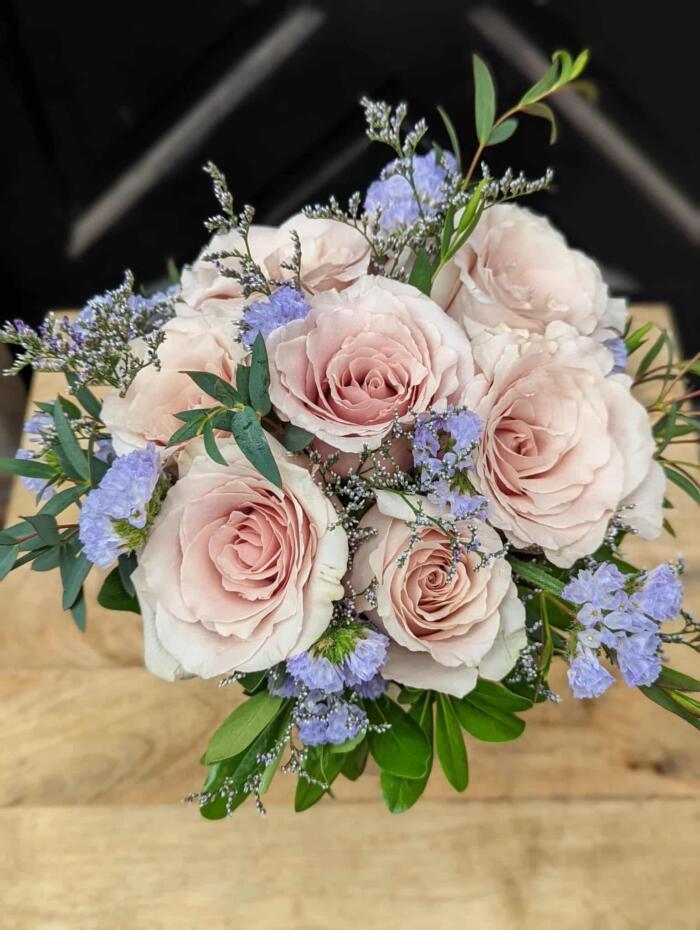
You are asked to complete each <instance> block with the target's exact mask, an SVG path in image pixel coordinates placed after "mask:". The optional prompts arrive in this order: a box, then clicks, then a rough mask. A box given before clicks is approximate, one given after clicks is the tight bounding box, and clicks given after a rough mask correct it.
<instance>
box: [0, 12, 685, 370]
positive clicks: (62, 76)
mask: <svg viewBox="0 0 700 930" xmlns="http://www.w3.org/2000/svg"><path fill="white" fill-rule="evenodd" d="M300 5H301V4H298V3H292V2H281V0H199V2H197V3H180V4H179V5H175V4H173V3H161V2H141V3H132V2H120V3H108V4H96V3H94V2H91V3H84V2H73V3H70V4H59V3H53V2H51V3H49V2H39V0H14V2H10V3H6V4H5V5H4V6H3V7H2V13H1V14H0V105H1V106H2V114H3V120H2V127H3V142H2V146H1V155H0V159H1V161H0V209H1V211H2V212H1V214H0V216H1V219H0V229H2V242H1V245H0V273H1V274H2V280H3V286H2V292H1V293H2V295H3V306H2V312H0V317H4V318H7V317H15V316H20V317H24V318H26V319H28V320H37V319H39V318H40V317H41V315H42V314H43V313H44V312H45V310H46V309H47V308H49V307H58V306H64V307H67V306H79V305H80V304H81V303H82V302H83V301H84V300H85V299H86V298H87V297H88V296H90V294H91V293H93V292H95V291H97V290H102V289H104V288H105V287H111V286H114V285H116V284H117V283H118V281H119V280H120V278H121V275H122V272H123V270H124V269H125V268H127V267H130V268H132V269H133V270H134V272H135V274H136V276H137V280H139V281H141V282H145V283H149V282H153V281H155V280H157V279H158V278H161V277H163V275H164V273H165V266H166V261H167V259H168V257H172V258H173V259H174V260H175V261H176V262H177V263H178V264H181V263H182V262H184V261H189V260H191V259H192V258H193V257H194V256H195V255H196V253H197V252H198V250H199V249H200V247H201V246H202V245H203V243H204V241H205V233H204V230H203V227H202V225H201V224H202V220H203V219H204V218H205V217H206V216H207V215H209V213H211V212H213V211H214V209H215V207H214V203H213V200H212V199H211V197H210V192H209V181H208V179H207V178H206V177H205V176H204V174H203V173H202V172H201V171H200V170H199V168H200V166H201V164H202V163H203V162H204V161H205V160H207V159H209V158H211V159H213V160H214V161H216V162H217V164H218V165H219V166H220V167H221V168H222V169H223V170H224V171H225V173H226V174H227V176H228V178H229V182H230V185H231V188H232V190H233V192H234V195H235V196H236V198H237V200H238V203H239V204H243V203H244V202H250V203H252V204H254V205H255V206H256V208H257V211H258V213H257V216H258V219H259V221H261V222H279V221H281V220H283V219H285V218H286V216H288V215H289V214H291V213H292V212H294V211H295V210H296V209H298V208H299V207H300V206H301V205H302V204H303V203H306V202H310V201H316V200H318V199H324V198H325V197H326V196H327V195H328V194H329V193H331V192H334V193H336V194H338V195H339V196H340V197H341V198H345V197H347V196H348V195H349V194H350V193H352V192H353V191H354V190H355V189H358V188H360V189H364V188H365V187H366V185H367V184H368V183H369V181H371V180H372V179H373V177H374V176H375V175H376V173H377V171H378V169H379V168H380V166H381V165H382V164H383V163H384V161H386V160H387V157H386V154H385V152H384V151H382V148H381V147H379V146H371V147H370V146H369V144H368V145H367V146H364V145H363V144H362V142H361V141H360V140H361V136H362V125H363V124H362V118H361V113H360V110H359V107H358V106H357V101H358V99H359V97H360V96H361V94H362V93H367V94H369V95H370V96H374V97H380V98H385V99H388V100H390V101H392V102H396V101H398V100H399V99H405V100H407V101H408V102H409V104H410V108H411V109H410V113H411V115H413V116H414V117H416V118H417V117H418V116H420V115H425V116H426V117H428V119H429V123H430V126H431V129H432V130H433V137H434V138H436V139H437V140H438V141H439V142H441V143H442V144H445V143H446V139H445V137H444V132H443V130H442V128H441V123H440V120H439V118H438V117H437V114H436V113H435V109H434V108H435V105H436V104H437V103H442V104H443V105H444V106H445V107H446V108H447V109H448V111H449V112H450V113H451V115H452V117H453V120H454V121H455V123H456V124H457V125H458V128H459V132H460V136H461V139H462V147H463V150H464V152H465V153H469V152H471V151H473V146H474V130H473V116H472V104H471V99H472V97H471V95H472V85H471V66H470V57H471V53H472V52H474V51H476V52H479V53H480V54H481V55H482V56H483V57H485V58H486V59H487V61H488V62H489V64H490V65H491V68H492V70H493V72H494V75H495V77H496V80H497V86H498V91H499V96H500V99H501V100H502V102H503V104H504V105H505V104H506V103H507V102H509V101H513V100H515V99H517V98H518V97H519V96H520V95H521V94H522V92H523V89H524V88H525V87H526V86H528V83H529V82H528V81H527V79H526V78H525V77H523V75H522V74H521V73H520V72H519V70H518V69H517V68H516V67H515V66H514V63H513V61H511V60H509V56H508V55H505V54H502V53H501V52H499V51H497V50H496V49H495V48H494V47H492V46H491V45H490V44H489V42H488V41H487V40H486V39H484V38H483V37H482V36H481V35H480V33H479V32H478V31H477V30H476V29H475V28H474V27H473V25H472V24H471V23H470V21H469V19H468V12H469V10H470V9H472V8H474V7H476V6H477V4H470V3H465V2H452V0H421V2H414V0H403V2H394V0H383V2H382V0H325V2H323V0H317V2H314V3H312V4H311V6H313V7H315V8H316V9H319V10H321V11H322V12H323V13H324V16H325V19H324V22H323V24H322V26H321V27H320V28H319V29H317V30H316V32H315V33H314V34H313V35H312V36H311V37H310V38H309V39H308V41H306V42H305V43H304V44H303V45H302V46H301V47H300V48H299V50H298V51H297V52H296V53H295V54H294V55H293V56H291V57H290V58H288V59H286V60H285V61H283V62H281V63H280V65H279V67H278V68H276V69H275V70H274V71H273V72H272V73H271V75H270V76H269V77H267V78H266V80H264V81H263V82H262V83H261V84H260V85H259V86H257V87H256V88H255V90H254V91H253V92H251V93H250V94H249V95H248V96H247V97H246V98H245V100H244V101H243V102H242V103H241V104H240V105H238V106H237V107H236V108H235V109H234V110H233V111H232V112H231V113H230V115H229V116H228V118H227V119H226V120H225V121H224V122H223V123H221V124H220V125H219V126H218V127H217V128H216V130H215V131H214V132H213V133H211V134H210V135H208V137H206V138H201V139H197V140H193V148H192V150H191V151H190V152H189V154H188V156H187V157H186V158H185V159H184V160H182V161H181V162H180V163H179V164H177V165H175V166H174V167H173V169H172V170H171V171H170V172H169V173H167V174H166V175H165V176H164V177H163V178H162V180H160V181H159V183H158V184H157V185H156V186H155V187H153V188H152V189H151V190H150V191H149V192H148V193H147V194H146V195H145V196H143V197H142V198H141V199H140V200H139V202H138V203H137V204H136V205H135V206H134V207H132V208H131V209H130V210H129V211H128V212H127V214H126V215H125V216H123V217H122V218H121V219H120V220H118V221H117V222H115V223H114V224H113V226H112V227H111V228H110V230H109V231H108V232H107V233H106V234H105V235H103V236H102V237H101V238H100V239H99V240H98V241H97V242H96V243H94V244H93V245H92V246H91V247H90V248H89V249H88V250H87V251H86V252H84V254H82V255H80V256H79V257H77V258H70V257H69V255H68V245H67V244H68V241H69V237H70V231H71V227H72V225H73V223H74V222H75V220H76V219H77V218H78V217H79V216H80V215H81V213H82V212H83V211H84V210H85V209H86V207H88V206H89V205H90V204H91V203H92V202H93V201H94V199H95V198H96V197H98V196H99V195H100V194H101V193H102V192H103V191H104V190H105V189H107V188H108V187H109V186H110V184H112V183H113V181H114V180H115V178H117V177H118V176H119V175H120V173H121V172H123V171H124V170H126V169H128V168H129V167H130V166H131V165H132V164H133V163H134V161H135V160H136V159H137V158H138V157H139V156H140V155H141V154H142V153H143V152H144V151H145V150H146V149H147V148H148V146H149V145H151V144H152V143H154V142H155V141H157V140H158V139H159V138H160V137H161V135H162V133H163V132H164V131H166V130H167V129H168V128H169V127H171V126H172V125H173V124H174V123H175V122H176V121H177V120H178V118H179V117H180V116H181V115H182V113H183V112H184V111H186V109H187V108H188V107H190V106H192V105H193V104H196V102H197V101H198V100H199V99H200V98H201V96H202V95H203V94H204V93H205V92H206V91H207V90H208V89H209V88H210V87H211V86H212V84H213V83H214V82H216V80H217V79H218V78H219V77H220V76H221V75H222V74H223V73H224V72H226V70H227V69H229V68H231V67H232V65H235V63H236V61H237V60H238V59H240V58H241V56H243V55H244V54H245V53H246V51H247V50H248V49H250V48H251V47H252V46H253V45H254V44H255V43H256V42H257V41H259V40H260V39H261V38H262V37H264V36H265V35H266V34H268V32H269V31H270V29H272V28H274V26H275V24H277V23H278V22H279V21H280V20H281V19H282V18H283V17H284V16H285V14H287V13H288V12H289V11H290V10H293V9H294V8H296V7H298V6H300ZM481 5H482V6H483V4H481ZM488 6H489V7H490V8H492V9H497V10H499V11H501V12H502V13H504V14H505V15H506V16H507V17H508V19H509V20H510V21H511V22H512V23H513V24H514V25H516V26H517V28H518V29H520V30H521V31H522V32H523V33H524V34H525V35H526V36H527V37H528V39H529V40H530V41H531V42H534V43H535V44H536V45H537V46H538V47H539V48H540V49H541V50H542V51H544V52H545V53H547V54H549V53H551V51H553V50H554V49H555V48H559V47H564V48H568V49H570V50H571V51H577V50H579V49H580V48H582V47H584V46H588V47H589V48H590V49H591V52H592V61H591V66H590V72H589V73H590V77H592V78H593V79H594V80H595V81H596V83H597V84H598V86H599V90H600V102H599V106H600V108H601V109H602V111H603V112H604V113H605V114H606V115H607V116H608V117H610V119H611V120H612V121H613V122H614V123H615V124H616V125H617V126H618V127H619V128H621V129H622V130H623V131H624V132H625V133H626V134H627V135H628V136H629V137H631V138H632V139H633V140H634V142H635V144H636V145H637V146H638V147H639V149H640V150H641V151H642V152H644V154H645V155H646V156H647V157H648V158H649V159H651V160H652V161H653V162H654V163H655V164H656V165H658V166H659V167H660V168H661V170H662V171H663V172H664V173H665V174H666V175H667V176H669V177H670V178H671V179H672V180H673V181H674V183H675V184H676V185H677V186H678V187H679V188H680V189H681V190H682V191H684V193H685V195H686V196H688V197H690V196H691V195H694V194H695V193H696V191H697V186H696V182H695V162H696V157H695V151H696V147H697V138H696V136H697V115H696V114H697V104H696V103H695V95H696V93H697V81H696V80H695V78H694V71H695V58H696V56H697V53H696V48H695V43H696V32H695V30H694V29H693V28H691V25H690V21H689V18H688V15H689V14H688V11H689V10H690V5H689V4H687V3H683V2H675V0H674V2H668V0H666V2H664V3H663V4H653V5H652V4H645V5H641V4H638V3H626V2H615V0H613V2H610V0H586V2H579V0H551V2H532V0H519V2H511V3H508V2H502V3H498V4H488ZM561 128H562V131H561V138H560V141H559V142H558V143H557V145H556V146H554V147H553V148H549V147H548V144H547V126H546V124H545V123H544V122H541V121H539V120H530V121H529V123H528V124H525V123H523V124H521V129H520V130H519V131H518V133H517V134H516V136H515V139H514V140H513V142H512V143H510V144H506V145H503V146H500V147H498V148H497V149H492V150H491V151H492V154H490V156H489V164H490V166H491V168H492V171H493V172H494V173H499V172H500V171H502V170H503V169H504V168H506V167H507V166H508V165H510V164H512V166H513V167H514V168H515V169H519V168H524V169H525V170H526V171H527V172H529V173H531V174H533V175H535V176H537V175H540V174H541V173H542V171H543V169H544V168H545V167H546V166H548V165H551V166H552V167H553V168H554V169H555V172H556V192H555V196H552V195H549V194H542V195H538V198H537V199H536V200H535V202H533V203H532V205H533V206H534V207H536V208H538V209H540V210H542V211H546V212H547V213H549V214H550V215H551V217H552V219H553V220H554V222H555V223H556V224H557V225H558V226H559V227H560V228H561V229H563V230H564V232H565V233H566V235H567V236H568V238H569V239H570V241H571V242H572V244H574V245H575V246H577V247H580V248H583V249H584V250H585V251H587V252H589V253H590V254H592V255H593V256H594V257H595V258H597V259H598V260H600V261H601V262H602V263H603V264H604V266H605V267H606V269H607V270H608V271H609V272H610V273H611V276H612V279H613V281H617V282H618V287H617V290H618V292H619V291H620V290H624V291H625V292H626V293H627V294H628V295H629V296H631V297H632V298H633V299H636V300H667V301H669V302H671V303H672V304H673V305H674V307H675V309H676V312H677V315H678V318H679V322H680V324H681V330H682V334H683V339H684V342H685V348H686V350H688V351H690V350H696V349H697V348H698V347H699V346H698V343H699V342H700V339H699V337H698V333H697V326H696V322H695V321H696V315H695V314H696V309H695V297H696V290H695V287H694V280H695V267H696V258H695V255H696V253H695V251H694V249H693V245H692V243H691V241H690V240H689V238H688V236H687V234H684V233H683V231H682V230H681V229H679V228H678V227H676V226H674V225H673V224H672V223H671V222H670V221H669V220H667V219H666V217H665V216H664V215H663V214H661V213H659V211H658V210H657V209H656V207H655V206H654V205H653V204H652V203H651V202H650V201H649V200H648V199H647V198H645V197H644V196H643V194H642V193H640V192H639V190H638V189H637V188H636V187H635V186H634V185H633V184H631V183H630V181H629V180H628V179H627V178H625V177H624V176H623V175H622V174H621V173H620V171H619V169H618V168H616V167H615V166H614V165H613V164H611V163H610V161H609V160H608V159H607V158H606V157H604V156H603V155H602V154H601V153H600V152H599V151H598V150H596V149H595V148H594V147H592V146H591V145H590V144H589V142H588V140H587V139H586V138H585V136H583V135H581V134H579V133H578V132H577V131H576V130H575V129H574V128H573V127H572V126H570V125H567V123H566V122H565V121H563V123H562V127H561ZM694 136H695V137H694ZM387 151H388V150H387Z"/></svg>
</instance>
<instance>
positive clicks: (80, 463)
mask: <svg viewBox="0 0 700 930" xmlns="http://www.w3.org/2000/svg"><path fill="white" fill-rule="evenodd" d="M58 400H59V403H55V404H54V405H53V422H54V426H55V428H56V435H57V436H58V442H59V447H58V449H57V452H58V455H59V458H60V459H61V464H62V465H63V466H64V471H65V473H66V475H68V477H69V478H74V479H75V480H77V481H80V480H88V479H89V477H90V472H89V470H88V462H87V456H86V455H85V451H84V450H83V449H81V447H80V444H79V442H78V440H77V439H76V438H75V433H74V432H73V429H72V427H71V425H70V423H69V422H68V417H67V416H66V413H65V411H64V409H63V404H62V403H60V401H61V398H60V397H59V398H58Z"/></svg>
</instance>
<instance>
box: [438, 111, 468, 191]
mask: <svg viewBox="0 0 700 930" xmlns="http://www.w3.org/2000/svg"><path fill="white" fill-rule="evenodd" d="M437 111H438V113H439V114H440V118H441V119H442V122H443V123H444V126H445V131H446V132H447V136H448V138H449V140H450V148H451V149H452V154H453V155H454V157H455V161H456V162H457V171H458V173H459V174H461V173H462V150H461V148H460V145H459V136H458V135H457V130H456V129H455V127H454V123H453V122H452V120H451V119H450V117H449V116H448V114H447V111H446V110H444V109H443V108H442V107H440V106H439V107H438V108H437Z"/></svg>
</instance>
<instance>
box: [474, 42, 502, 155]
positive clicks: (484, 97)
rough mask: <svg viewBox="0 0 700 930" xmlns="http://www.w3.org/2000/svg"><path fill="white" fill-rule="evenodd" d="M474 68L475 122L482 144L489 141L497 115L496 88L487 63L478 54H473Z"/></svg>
mask: <svg viewBox="0 0 700 930" xmlns="http://www.w3.org/2000/svg"><path fill="white" fill-rule="evenodd" d="M472 66H473V69H474V122H475V124H476V135H477V138H478V140H479V142H481V144H482V145H485V144H486V143H487V142H488V138H489V136H490V135H491V130H492V128H493V121H494V117H495V116H496V90H495V88H494V86H493V79H492V77H491V72H490V71H489V69H488V67H487V65H486V63H485V62H484V61H483V60H482V59H481V58H479V56H478V55H474V56H472Z"/></svg>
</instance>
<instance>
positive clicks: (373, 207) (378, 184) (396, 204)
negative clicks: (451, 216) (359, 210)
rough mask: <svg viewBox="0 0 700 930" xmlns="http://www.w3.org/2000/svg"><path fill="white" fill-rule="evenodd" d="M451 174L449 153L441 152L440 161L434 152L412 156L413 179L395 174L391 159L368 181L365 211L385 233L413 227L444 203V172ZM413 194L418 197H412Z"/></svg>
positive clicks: (453, 170) (395, 165) (452, 160)
mask: <svg viewBox="0 0 700 930" xmlns="http://www.w3.org/2000/svg"><path fill="white" fill-rule="evenodd" d="M443 163H446V164H447V167H448V169H449V174H452V175H453V174H455V173H456V170H457V163H456V161H455V158H454V156H453V155H452V154H451V153H450V152H446V153H444V155H443V159H442V163H441V161H440V159H439V158H438V156H437V155H436V153H435V152H430V153H429V154H428V155H414V156H413V162H412V166H413V181H414V184H415V192H414V190H413V188H412V187H411V183H410V181H409V180H408V178H406V177H404V175H402V174H399V173H397V168H398V167H399V166H398V162H397V160H394V161H392V162H390V163H389V164H388V165H386V167H385V168H384V169H383V171H382V173H381V176H380V178H379V180H377V181H374V182H373V183H372V184H370V186H369V188H368V190H367V195H366V197H365V210H366V211H367V213H369V214H370V216H378V217H379V226H380V228H381V229H383V230H384V232H386V233H393V232H397V231H399V230H401V229H405V228H406V227H408V226H413V224H414V223H416V222H417V221H418V220H419V219H420V217H421V213H422V215H423V216H428V217H430V216H434V215H435V214H436V213H437V212H438V210H439V209H440V207H441V205H442V204H443V203H444V201H445V198H446V194H447V190H446V188H447V184H446V182H447V181H448V171H446V170H445V167H444V164H443ZM416 194H417V195H418V199H416Z"/></svg>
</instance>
